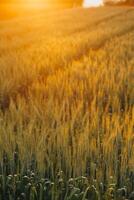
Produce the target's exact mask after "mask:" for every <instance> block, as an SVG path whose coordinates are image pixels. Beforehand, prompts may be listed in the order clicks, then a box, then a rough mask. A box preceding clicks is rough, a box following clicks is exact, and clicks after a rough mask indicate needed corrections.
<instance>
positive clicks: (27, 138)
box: [0, 7, 134, 184]
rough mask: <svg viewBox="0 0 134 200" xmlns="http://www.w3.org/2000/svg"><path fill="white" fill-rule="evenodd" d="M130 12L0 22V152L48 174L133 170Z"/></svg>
mask: <svg viewBox="0 0 134 200" xmlns="http://www.w3.org/2000/svg"><path fill="white" fill-rule="evenodd" d="M133 67H134V10H133V8H129V7H126V8H125V7H123V8H121V7H120V8H119V7H115V8H112V7H101V8H91V9H82V8H76V9H75V8H73V9H64V10H58V11H56V10H53V11H49V12H48V11H47V10H44V11H41V12H39V13H36V14H33V15H32V14H31V15H26V16H18V17H17V16H16V17H14V18H12V19H8V20H1V21H0V156H1V158H2V156H3V152H4V151H5V152H6V153H7V154H8V156H9V158H12V155H13V152H14V151H15V147H16V145H18V147H19V154H20V157H21V161H22V163H23V166H22V169H23V168H25V167H26V166H28V165H29V162H30V160H32V158H33V156H34V158H35V159H36V161H37V167H38V170H39V171H40V172H44V171H45V172H47V173H48V174H49V175H51V176H52V177H54V176H55V173H56V172H57V171H58V170H63V171H64V173H65V175H66V176H67V177H71V176H72V177H76V176H79V175H84V174H85V173H86V174H88V173H89V175H90V176H95V177H96V178H97V180H100V181H101V180H102V179H103V177H105V176H106V177H107V179H108V177H110V176H113V177H114V179H116V180H117V183H118V184H120V183H121V181H123V180H124V179H125V177H126V174H127V172H128V171H131V170H134V168H133V167H134V165H133V164H134V132H133V127H134V107H133V103H134V90H133V88H134V87H133V86H134V82H133V75H134V74H133V72H134V71H133Z"/></svg>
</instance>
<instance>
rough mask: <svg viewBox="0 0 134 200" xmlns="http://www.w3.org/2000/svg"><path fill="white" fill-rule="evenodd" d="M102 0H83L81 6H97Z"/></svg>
mask: <svg viewBox="0 0 134 200" xmlns="http://www.w3.org/2000/svg"><path fill="white" fill-rule="evenodd" d="M102 5H103V1H102V0H84V3H83V7H97V6H102Z"/></svg>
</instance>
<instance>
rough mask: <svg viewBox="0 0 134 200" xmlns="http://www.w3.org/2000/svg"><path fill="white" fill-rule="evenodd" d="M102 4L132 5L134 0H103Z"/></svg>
mask: <svg viewBox="0 0 134 200" xmlns="http://www.w3.org/2000/svg"><path fill="white" fill-rule="evenodd" d="M104 5H108V6H109V5H110V6H119V5H120V6H123V5H131V6H134V0H120V1H118V0H117V1H116V0H104Z"/></svg>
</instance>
